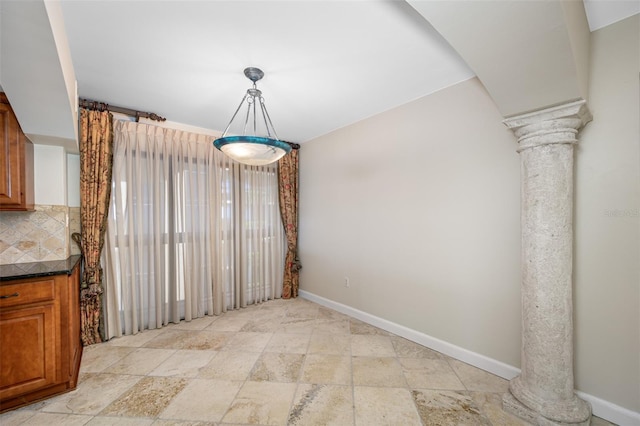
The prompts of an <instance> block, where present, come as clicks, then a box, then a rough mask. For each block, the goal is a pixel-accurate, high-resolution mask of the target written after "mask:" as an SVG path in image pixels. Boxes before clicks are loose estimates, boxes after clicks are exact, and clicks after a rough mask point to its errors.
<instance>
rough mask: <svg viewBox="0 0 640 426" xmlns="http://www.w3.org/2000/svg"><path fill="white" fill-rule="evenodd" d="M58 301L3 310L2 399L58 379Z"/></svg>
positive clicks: (0, 321) (0, 315) (0, 316)
mask: <svg viewBox="0 0 640 426" xmlns="http://www.w3.org/2000/svg"><path fill="white" fill-rule="evenodd" d="M55 336H56V313H55V304H54V303H49V304H42V305H38V306H31V307H24V308H16V309H7V310H3V311H2V312H0V347H1V348H2V350H1V351H0V399H5V398H10V397H13V396H16V395H20V394H24V393H26V392H30V391H33V390H36V389H40V388H43V387H46V386H48V385H51V384H54V383H55V382H56V341H55Z"/></svg>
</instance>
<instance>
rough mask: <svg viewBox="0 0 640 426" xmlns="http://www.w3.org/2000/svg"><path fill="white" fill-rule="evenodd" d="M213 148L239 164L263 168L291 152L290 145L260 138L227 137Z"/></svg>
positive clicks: (222, 138) (220, 139)
mask: <svg viewBox="0 0 640 426" xmlns="http://www.w3.org/2000/svg"><path fill="white" fill-rule="evenodd" d="M213 146H215V147H216V148H218V149H219V150H220V151H222V152H223V153H224V154H225V155H227V156H229V157H231V158H232V159H234V160H236V161H237V162H239V163H242V164H247V165H250V166H263V165H266V164H270V163H273V162H275V161H278V160H279V159H280V158H282V157H284V156H285V155H286V154H288V153H289V152H290V151H291V146H290V145H289V144H288V143H285V142H282V141H280V140H278V139H272V138H265V137H260V136H226V137H221V138H218V139H216V140H214V141H213Z"/></svg>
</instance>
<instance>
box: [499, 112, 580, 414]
mask: <svg viewBox="0 0 640 426" xmlns="http://www.w3.org/2000/svg"><path fill="white" fill-rule="evenodd" d="M590 120H591V114H590V113H589V110H588V108H587V106H586V103H585V101H577V102H571V103H568V104H564V105H560V106H557V107H552V108H548V109H545V110H541V111H536V112H532V113H528V114H523V115H520V116H517V117H512V118H509V119H507V120H505V121H504V123H505V124H506V125H507V127H509V128H510V129H511V130H513V132H514V133H515V135H516V137H517V138H518V144H519V148H518V152H519V153H520V174H521V190H520V197H521V225H520V226H521V229H522V349H521V373H520V375H519V376H518V377H516V378H515V379H513V380H512V381H511V383H510V384H509V391H510V392H509V393H507V394H505V395H504V397H503V406H504V409H505V410H507V411H509V412H511V413H513V414H515V415H517V416H518V417H521V418H523V419H525V420H527V421H529V422H530V423H533V424H536V425H564V424H571V425H576V424H577V425H588V424H589V423H590V419H591V407H590V405H589V404H588V403H587V402H585V401H583V400H581V399H579V398H578V397H577V396H576V395H575V393H574V388H573V299H572V271H573V147H574V145H575V144H577V143H578V140H577V137H576V136H577V133H578V130H580V128H582V127H583V126H584V125H585V124H586V123H587V122H589V121H590Z"/></svg>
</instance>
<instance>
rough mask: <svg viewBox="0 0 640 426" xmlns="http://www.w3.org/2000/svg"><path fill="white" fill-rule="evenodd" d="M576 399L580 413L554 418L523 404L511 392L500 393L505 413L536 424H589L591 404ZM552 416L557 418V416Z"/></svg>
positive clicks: (581, 425) (551, 425) (538, 425)
mask: <svg viewBox="0 0 640 426" xmlns="http://www.w3.org/2000/svg"><path fill="white" fill-rule="evenodd" d="M576 400H577V401H578V402H579V405H580V408H582V410H580V411H581V413H575V412H574V413H570V414H569V415H568V416H566V415H565V416H561V417H566V420H554V419H550V418H548V417H546V416H545V415H544V414H542V413H540V412H537V411H535V410H533V409H531V408H529V407H527V406H526V405H524V404H523V403H522V402H520V401H519V400H518V399H516V397H515V396H513V394H512V393H511V392H507V393H505V394H503V395H502V408H503V410H504V411H506V412H507V413H510V414H513V415H514V416H516V417H519V418H521V419H523V420H525V421H527V422H529V423H531V424H533V425H537V426H589V425H590V424H591V405H590V404H589V403H588V402H586V401H583V400H581V399H578V398H577V397H576ZM571 414H573V415H571ZM576 414H578V415H576ZM554 417H556V418H558V417H559V416H554Z"/></svg>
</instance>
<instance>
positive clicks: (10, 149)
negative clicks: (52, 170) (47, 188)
mask: <svg viewBox="0 0 640 426" xmlns="http://www.w3.org/2000/svg"><path fill="white" fill-rule="evenodd" d="M0 135H1V137H0V167H1V168H0V210H10V211H27V210H33V200H34V189H33V144H32V143H31V141H30V140H29V139H27V137H26V136H25V135H24V133H22V129H21V128H20V124H18V119H17V118H16V116H15V114H14V113H13V110H12V109H11V105H9V101H8V100H7V97H6V96H5V94H4V93H0Z"/></svg>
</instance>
